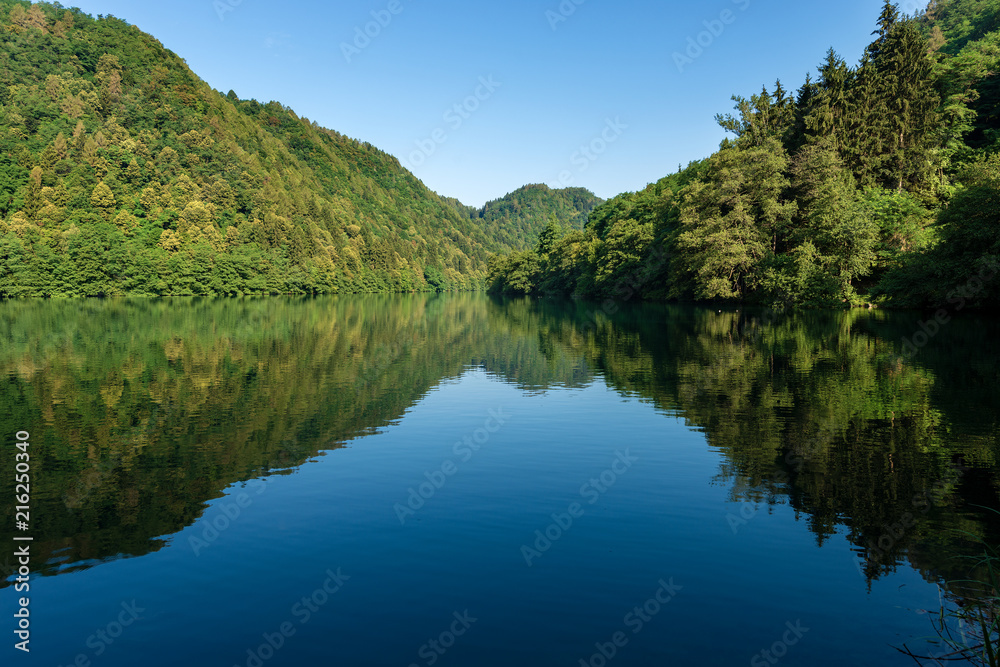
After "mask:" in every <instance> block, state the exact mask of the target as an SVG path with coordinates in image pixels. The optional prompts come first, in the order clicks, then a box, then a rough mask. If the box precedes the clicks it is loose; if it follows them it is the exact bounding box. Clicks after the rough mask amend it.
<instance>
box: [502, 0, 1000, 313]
mask: <svg viewBox="0 0 1000 667" xmlns="http://www.w3.org/2000/svg"><path fill="white" fill-rule="evenodd" d="M998 15H1000V2H998V1H997V0H991V1H989V2H983V1H981V0H950V1H941V2H934V3H932V4H931V6H929V7H928V10H927V11H926V12H924V13H923V14H921V15H920V16H918V17H906V16H902V15H900V13H899V10H898V8H897V6H895V5H892V4H890V3H889V2H886V3H885V5H884V7H883V9H882V13H881V15H880V16H879V19H878V22H877V25H876V30H875V32H874V33H873V34H874V35H875V39H874V41H873V42H872V43H871V44H870V45H869V46H868V47H867V48H866V50H865V52H864V54H863V56H862V58H861V61H860V63H859V64H858V65H857V66H856V67H851V66H849V65H848V64H847V63H846V62H845V61H844V60H843V59H842V58H841V57H840V56H839V55H837V54H836V53H835V52H834V51H833V50H832V49H831V50H830V51H829V52H828V53H827V56H826V59H825V60H824V61H823V62H822V64H821V65H820V67H819V75H818V77H817V79H816V80H813V79H812V77H811V76H807V77H806V80H805V82H804V83H803V85H802V86H801V87H800V88H799V89H798V91H797V93H796V94H790V93H789V92H788V91H787V90H785V88H784V87H783V86H782V84H781V82H780V81H779V82H777V83H776V84H775V86H774V88H773V89H772V90H770V91H769V90H768V89H767V88H764V89H763V90H762V91H761V92H760V93H759V94H757V95H752V96H751V97H750V98H749V99H747V98H743V97H739V96H736V97H734V98H733V99H734V101H735V103H736V104H735V110H736V113H735V114H728V115H719V116H717V117H716V120H717V121H718V122H719V124H720V126H721V127H723V128H724V129H726V130H727V131H728V132H730V133H732V134H733V135H734V138H731V139H730V138H727V139H725V140H724V141H723V142H722V145H721V147H720V149H719V151H718V152H717V153H715V154H714V155H712V156H711V157H709V158H707V159H705V160H702V161H698V162H695V163H692V164H690V165H689V166H688V167H687V168H685V169H682V170H680V171H679V172H678V173H676V174H673V175H671V176H668V177H666V178H664V179H662V180H660V181H659V182H657V183H655V184H652V185H650V186H648V187H647V188H646V189H645V190H643V191H641V192H636V193H626V194H623V195H620V196H619V197H616V198H615V199H612V200H611V201H608V202H606V203H604V204H603V205H601V206H600V207H598V208H597V209H596V210H594V211H593V212H592V213H591V215H590V217H589V220H588V222H587V226H586V229H585V230H584V231H573V232H570V233H568V234H565V235H563V234H562V233H561V230H559V229H558V228H557V227H556V226H555V225H552V226H550V227H548V228H547V229H546V230H545V231H544V233H543V234H542V235H541V236H540V238H539V241H538V244H537V245H536V247H535V249H534V250H532V251H522V252H515V253H511V254H507V255H500V256H496V257H493V258H491V260H490V269H489V276H488V279H487V282H488V285H489V289H491V290H493V291H497V292H509V293H526V294H531V293H563V294H577V295H581V296H586V297H600V296H607V295H625V294H627V295H629V296H631V295H632V294H635V293H638V294H639V295H640V296H642V297H644V298H650V299H679V300H699V301H708V300H731V301H740V302H752V303H764V304H781V305H793V306H794V305H799V306H802V305H805V306H838V305H844V304H850V305H860V304H865V303H869V304H870V303H884V304H891V305H898V306H920V305H933V304H940V303H943V302H946V301H947V302H951V303H953V304H956V305H957V304H961V306H962V307H964V306H966V305H990V304H992V305H996V304H998V302H1000V287H998V284H1000V277H997V272H998V271H1000V222H998V218H1000V194H998V191H1000V157H997V148H998V147H1000V124H998V120H1000V118H998V112H997V109H998V108H1000V106H998V104H997V103H998V101H1000V79H998V74H997V72H1000V49H998V48H997V46H998V45H1000V32H998V31H997V28H998V27H1000V26H998V25H997V16H998Z"/></svg>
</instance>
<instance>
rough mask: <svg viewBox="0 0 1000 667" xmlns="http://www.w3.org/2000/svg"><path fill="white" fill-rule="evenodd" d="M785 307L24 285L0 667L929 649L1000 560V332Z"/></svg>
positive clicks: (0, 415)
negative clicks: (25, 434) (110, 296)
mask: <svg viewBox="0 0 1000 667" xmlns="http://www.w3.org/2000/svg"><path fill="white" fill-rule="evenodd" d="M761 316H762V314H761V313H753V312H736V311H725V312H718V311H717V310H715V309H711V310H709V309H697V308H688V307H675V306H658V305H643V306H639V305H631V306H628V305H623V306H622V307H621V308H620V309H618V310H617V312H615V313H614V314H611V315H609V314H606V313H596V314H595V312H594V306H592V305H587V304H576V303H572V302H558V301H553V302H549V301H538V300H514V301H499V300H493V299H490V298H488V297H485V296H481V295H443V296H400V297H340V298H337V297H330V298H318V299H262V300H251V299H247V300H166V301H87V302H51V301H32V302H8V303H3V304H0V369H2V373H3V380H2V381H3V385H2V386H3V390H2V392H0V400H2V403H3V406H2V407H3V409H2V411H0V434H2V437H3V443H4V444H3V447H2V448H0V471H12V470H13V468H14V465H15V459H14V454H15V451H16V450H15V449H14V448H13V445H14V434H15V433H16V432H17V431H19V430H27V431H29V432H30V433H31V436H32V438H31V442H32V444H31V453H32V469H31V475H32V521H31V527H30V531H29V532H28V534H30V535H31V536H33V537H34V542H32V547H31V548H32V560H31V570H32V574H31V580H30V587H31V588H30V598H31V605H30V610H31V629H32V634H31V644H30V646H31V654H30V656H26V655H24V654H22V653H21V652H20V651H16V650H15V649H14V648H13V644H14V642H15V641H16V638H14V636H13V633H12V631H13V629H14V623H13V619H12V616H13V613H14V612H15V611H16V609H17V608H18V598H19V597H20V596H22V595H24V594H23V593H16V592H15V590H14V587H13V583H14V581H15V575H11V574H10V573H11V572H12V570H13V565H14V562H13V557H12V555H13V552H14V547H13V546H11V545H13V544H14V543H13V540H12V538H13V537H14V536H15V535H22V534H23V533H21V532H19V531H16V530H14V528H13V526H14V509H13V503H10V502H8V499H10V498H12V497H13V495H14V485H13V483H12V477H13V475H12V474H8V473H7V472H3V473H2V474H0V494H2V497H3V498H4V501H3V503H0V508H2V514H3V516H2V526H0V541H2V543H3V544H6V545H8V546H6V547H3V551H2V552H0V567H2V568H3V571H2V574H3V578H5V579H6V582H5V583H4V584H3V585H2V587H0V617H2V618H4V619H6V620H5V621H3V622H2V626H3V627H0V636H3V637H6V638H7V640H6V644H5V645H4V646H3V647H2V648H0V651H2V653H3V654H4V655H5V659H4V664H31V665H34V664H38V665H70V664H79V665H84V666H86V665H88V664H90V665H108V666H111V665H127V666H130V667H131V666H134V665H144V666H149V667H152V666H159V665H163V666H167V665H171V666H173V665H179V664H189V665H211V666H218V667H230V666H237V665H238V666H246V667H254V666H258V667H260V666H261V665H269V666H270V665H359V666H361V665H372V666H375V665H399V666H401V667H408V666H411V665H418V666H425V665H426V666H428V667H429V666H430V665H442V666H447V665H482V666H489V665H531V666H533V665H567V666H578V665H581V664H583V665H593V666H594V667H601V666H602V665H604V664H607V665H622V666H625V665H770V664H779V663H780V664H781V665H810V666H814V665H846V664H851V665H907V664H913V663H912V661H909V659H907V658H905V657H904V656H902V655H900V654H899V653H898V652H897V651H896V650H895V649H894V648H893V647H894V646H901V645H902V644H903V643H904V642H906V643H908V644H909V645H910V646H911V647H915V648H925V647H924V645H923V644H922V640H921V638H923V637H926V636H928V635H932V634H933V632H932V629H931V626H930V623H929V621H928V617H927V616H926V615H925V614H923V613H922V611H923V610H925V609H936V608H938V607H939V606H940V604H942V602H945V603H947V602H948V600H949V599H954V598H955V595H956V592H955V591H953V590H952V589H951V588H949V586H948V585H946V584H945V582H946V581H949V580H955V579H963V578H966V577H968V576H970V574H975V573H970V572H969V570H968V561H966V560H964V559H963V558H962V556H967V555H969V554H975V553H976V547H975V545H974V544H972V543H971V542H970V541H969V540H968V539H967V538H965V537H963V536H962V535H961V534H960V533H958V532H957V529H961V530H963V531H967V532H968V533H971V534H974V535H977V536H979V537H981V538H983V539H985V540H987V541H988V542H990V543H993V544H997V543H1000V538H998V525H997V524H996V522H993V521H991V519H990V516H989V513H988V512H987V511H985V510H984V509H982V507H996V506H998V502H997V490H998V484H1000V475H998V472H1000V467H998V462H997V455H998V451H1000V444H998V434H1000V425H998V423H997V418H998V415H1000V392H998V379H1000V377H998V369H1000V353H998V348H997V346H996V345H995V341H996V340H997V335H998V333H1000V326H998V323H997V322H996V321H994V320H986V319H978V318H964V319H956V320H955V321H953V322H952V323H950V324H949V325H948V326H947V327H945V329H944V330H943V331H941V332H940V333H939V334H938V335H936V336H935V337H934V338H933V339H931V340H930V342H929V343H928V344H927V345H926V346H925V347H923V348H922V349H920V351H919V353H918V354H916V355H909V356H900V355H901V352H902V345H903V340H904V338H909V337H911V336H913V334H914V333H915V332H916V331H918V330H919V329H918V328H917V322H918V320H919V319H920V315H919V314H913V313H910V314H907V313H892V314H889V313H883V312H867V311H865V312H860V311H856V312H850V313H804V314H798V315H794V316H786V317H780V318H777V319H774V320H773V321H768V322H767V324H764V323H763V320H761ZM8 575H10V576H8ZM763 651H767V653H762V652H763ZM779 659H780V660H779Z"/></svg>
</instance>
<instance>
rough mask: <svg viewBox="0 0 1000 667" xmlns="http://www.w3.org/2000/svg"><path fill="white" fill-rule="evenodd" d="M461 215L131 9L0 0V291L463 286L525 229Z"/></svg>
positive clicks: (366, 148) (388, 164) (402, 173)
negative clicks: (174, 47) (201, 71)
mask: <svg viewBox="0 0 1000 667" xmlns="http://www.w3.org/2000/svg"><path fill="white" fill-rule="evenodd" d="M555 208H558V206H556V207H555ZM459 211H460V208H457V207H456V206H454V205H452V204H450V203H448V202H446V201H445V200H444V199H443V198H442V197H439V196H438V195H437V194H435V193H434V192H432V191H430V190H429V189H428V188H427V187H426V186H425V185H424V184H423V183H421V182H420V181H419V180H418V179H417V178H416V177H414V176H413V174H411V173H410V172H409V171H407V170H405V169H403V168H402V167H401V166H400V164H399V162H398V161H397V160H396V159H395V158H394V157H392V156H391V155H388V154H386V153H384V152H382V151H380V150H378V149H377V148H375V147H374V146H371V145H370V144H367V143H363V142H361V141H358V140H356V139H351V138H349V137H346V136H344V135H342V134H339V133H337V132H335V131H332V130H328V129H325V128H322V127H320V126H319V125H317V124H316V123H314V122H311V121H309V119H307V118H300V117H298V116H297V115H296V114H295V113H294V112H293V111H292V110H291V109H289V108H288V107H286V106H284V105H282V104H280V103H278V102H268V103H266V104H262V103H260V102H258V101H256V100H241V99H240V98H239V97H238V96H237V94H236V93H235V92H233V91H230V92H229V94H228V95H224V94H222V93H220V92H218V91H215V90H213V89H212V88H210V87H209V86H208V85H207V84H206V83H205V82H204V81H202V80H201V79H199V78H198V77H197V76H196V75H195V74H194V73H192V72H191V70H190V69H188V67H187V65H186V64H185V63H184V61H183V60H182V59H181V58H179V57H178V56H177V55H175V54H174V53H172V52H170V51H169V50H167V49H165V48H164V47H163V45H162V44H160V42H158V41H157V40H156V39H154V38H153V37H151V36H149V35H147V34H145V33H143V32H141V31H140V30H139V29H138V28H136V27H135V26H132V25H130V24H128V23H126V22H125V21H122V20H120V19H117V18H115V17H112V16H105V17H100V18H98V19H94V18H93V17H91V16H89V15H87V14H84V13H83V12H81V11H80V10H78V9H71V10H67V9H65V8H63V7H62V6H61V5H59V4H47V3H39V4H28V3H24V2H15V1H13V0H0V297H9V296H47V295H65V296H88V295H115V294H140V295H163V294H237V293H290V292H291V293H313V292H374V291H390V290H393V291H406V290H422V289H444V288H472V287H476V286H478V285H480V284H481V283H482V280H483V277H484V275H485V269H486V259H487V257H488V256H489V255H490V254H491V253H495V252H503V251H507V250H516V249H520V248H522V247H524V246H525V244H528V243H532V242H534V236H531V235H530V234H529V235H528V236H525V235H524V234H521V233H520V232H518V231H516V230H519V229H522V228H525V229H528V228H530V229H533V228H532V227H531V224H533V223H531V224H528V223H524V222H520V221H518V222H516V223H514V225H513V227H514V230H507V229H504V230H503V233H502V234H498V235H492V233H491V230H493V229H496V228H497V226H496V225H493V224H490V223H489V222H484V221H483V220H480V219H473V217H471V216H469V215H467V214H465V213H464V212H463V213H462V214H460V213H459ZM532 219H533V218H532ZM525 233H527V232H525ZM529 237H530V238H529Z"/></svg>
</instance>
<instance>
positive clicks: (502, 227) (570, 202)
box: [448, 184, 604, 250]
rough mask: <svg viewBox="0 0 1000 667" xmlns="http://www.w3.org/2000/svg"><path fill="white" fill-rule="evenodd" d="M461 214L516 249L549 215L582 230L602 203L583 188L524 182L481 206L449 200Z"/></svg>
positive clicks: (537, 231)
mask: <svg viewBox="0 0 1000 667" xmlns="http://www.w3.org/2000/svg"><path fill="white" fill-rule="evenodd" d="M448 201H449V203H451V204H452V206H454V207H455V209H456V210H457V211H458V212H459V213H460V214H461V215H463V216H465V217H468V218H470V219H472V220H474V221H478V222H479V224H480V225H481V226H482V229H483V231H484V232H485V233H486V235H487V237H489V238H491V239H494V240H496V241H497V242H498V243H501V244H504V245H507V246H510V247H512V248H516V249H519V250H520V249H525V248H527V247H529V246H531V245H534V243H535V241H536V240H537V238H538V235H539V234H540V233H541V232H542V230H543V229H545V225H546V224H547V223H548V221H549V219H550V218H553V217H554V218H555V220H556V222H558V223H559V225H560V226H561V227H562V228H563V229H565V230H567V231H569V230H573V229H583V226H584V225H585V224H586V222H587V216H589V215H590V212H591V211H593V210H594V209H595V208H597V207H598V206H599V205H600V204H602V203H603V202H604V200H603V199H601V198H600V197H598V196H597V195H595V194H594V193H593V192H591V191H590V190H587V189H585V188H563V189H561V190H553V189H552V188H550V187H549V186H547V185H540V184H535V185H526V186H524V187H523V188H519V189H517V190H515V191H514V192H511V193H510V194H508V195H505V196H504V197H501V198H500V199H494V200H492V201H489V202H486V205H485V206H483V207H482V208H474V207H471V206H465V205H463V204H462V203H461V202H459V201H458V200H456V199H450V200H448Z"/></svg>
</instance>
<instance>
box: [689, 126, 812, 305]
mask: <svg viewBox="0 0 1000 667" xmlns="http://www.w3.org/2000/svg"><path fill="white" fill-rule="evenodd" d="M708 162H709V164H708V174H707V178H706V180H705V181H697V182H695V183H694V184H692V185H690V186H689V187H688V188H686V189H685V190H684V191H683V192H682V195H681V197H682V203H681V205H680V234H679V236H678V238H677V262H676V266H677V267H678V268H679V270H680V271H681V272H682V273H683V274H686V275H687V276H689V277H691V279H692V281H693V291H694V296H695V297H697V298H699V299H742V298H745V297H747V296H748V295H750V294H752V293H753V292H754V291H755V290H756V288H757V287H758V286H759V283H760V278H761V275H760V269H761V267H762V265H763V263H764V262H765V261H766V260H767V259H768V258H769V257H771V256H773V255H774V254H775V252H776V251H777V249H778V248H777V244H778V240H779V238H783V237H784V236H785V234H787V228H788V225H789V224H790V222H791V218H792V215H793V214H794V212H795V203H794V202H790V201H788V200H787V199H786V198H785V190H786V189H787V187H788V185H789V183H788V179H787V178H786V176H785V174H784V172H785V170H786V169H787V166H788V158H787V155H786V154H785V150H784V148H783V147H782V145H781V144H780V143H779V142H778V141H777V140H776V139H770V140H768V141H766V142H764V143H763V144H762V145H761V146H759V147H753V148H739V147H730V148H724V149H723V150H721V151H719V152H718V153H716V154H715V155H713V156H712V157H711V158H709V161H708Z"/></svg>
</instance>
